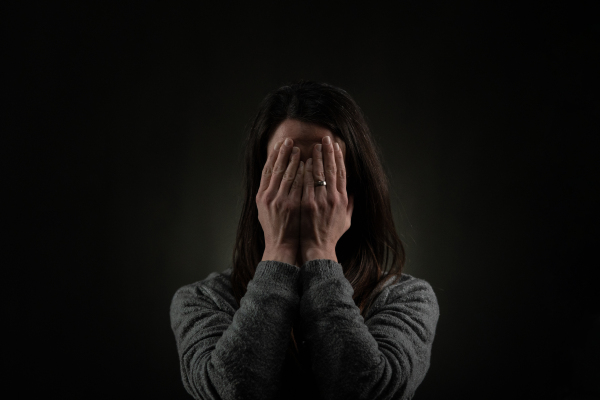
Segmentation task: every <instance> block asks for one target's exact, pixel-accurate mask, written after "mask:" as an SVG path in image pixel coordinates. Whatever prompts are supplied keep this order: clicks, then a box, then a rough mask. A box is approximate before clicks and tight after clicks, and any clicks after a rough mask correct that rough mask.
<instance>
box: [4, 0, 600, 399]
mask: <svg viewBox="0 0 600 400" xmlns="http://www.w3.org/2000/svg"><path fill="white" fill-rule="evenodd" d="M79 3H80V4H77V3H74V4H70V5H67V4H62V5H57V4H54V5H50V4H48V3H47V2H29V3H18V4H19V6H18V7H17V6H15V5H7V4H5V5H3V6H2V8H3V10H4V11H3V12H2V30H3V42H4V45H3V47H4V50H5V51H4V52H3V53H4V54H5V57H3V58H4V60H3V64H4V65H5V66H8V72H6V73H5V74H6V75H5V77H4V80H5V84H4V85H3V86H4V88H5V89H4V90H3V91H2V92H3V94H2V96H3V98H4V100H3V101H4V104H5V107H3V108H4V111H3V114H4V115H5V117H4V118H3V120H4V123H5V124H6V130H5V132H4V133H7V134H8V135H7V136H6V137H5V138H9V139H10V140H9V142H7V144H6V145H5V146H3V149H2V153H3V156H2V160H3V164H4V173H3V175H4V179H5V180H6V182H7V185H6V186H5V187H6V188H8V191H7V192H5V193H7V194H8V196H6V197H7V198H8V199H9V200H12V201H13V203H10V204H9V207H6V210H7V211H6V213H5V216H4V217H3V218H4V223H3V225H4V226H5V232H6V233H7V240H6V241H5V246H6V249H7V250H8V254H9V257H8V260H9V261H10V262H9V263H7V264H5V268H4V269H5V271H7V272H6V274H5V279H6V280H5V291H4V293H5V295H7V296H6V300H5V301H4V306H3V308H4V316H5V321H4V324H3V325H4V326H5V330H6V331H7V332H8V333H9V334H10V335H9V337H10V339H8V340H9V341H8V342H7V343H5V345H6V347H7V348H8V353H9V354H10V355H11V356H13V357H11V358H10V363H9V368H10V370H11V374H10V375H9V376H8V379H7V380H8V381H9V382H12V383H14V384H16V387H17V388H18V390H19V391H21V392H22V394H23V395H27V394H31V395H33V393H37V392H39V393H40V394H53V393H56V394H60V395H62V396H64V397H68V396H73V397H78V398H89V397H95V396H98V397H103V398H105V397H111V398H151V399H154V398H156V399H158V398H161V399H164V398H169V399H176V398H181V399H186V398H189V397H188V395H187V394H186V392H185V391H184V389H183V385H182V383H181V378H180V374H179V365H178V358H177V353H176V348H175V339H174V336H173V334H172V332H171V330H170V325H169V305H170V301H171V297H172V295H173V294H174V292H175V290H176V289H177V288H178V287H180V286H182V285H184V284H187V283H191V282H193V281H196V280H200V279H203V278H204V277H206V275H208V273H210V272H212V271H218V270H223V269H225V268H227V267H228V266H229V262H230V255H231V250H232V245H233V239H234V234H235V230H236V227H237V219H238V217H239V212H240V205H241V176H242V172H243V171H242V166H241V162H240V160H241V155H242V152H243V148H242V147H243V146H242V141H243V137H244V135H243V132H244V128H245V126H246V125H247V123H248V122H249V121H250V119H251V118H252V116H253V113H254V112H255V111H256V109H257V106H258V103H259V102H260V100H261V99H262V98H263V97H264V96H265V95H266V94H267V93H268V92H269V91H271V90H273V89H275V88H277V87H279V86H281V85H283V84H285V83H287V82H289V81H291V80H295V79H299V78H304V79H312V80H318V81H324V82H328V83H331V84H334V85H336V86H339V87H342V88H344V89H346V90H347V91H348V92H349V93H350V94H351V95H353V96H354V98H355V99H356V101H357V102H358V103H359V104H360V105H361V107H362V108H363V110H364V112H365V114H366V115H367V117H368V121H369V123H370V126H371V128H372V131H373V133H374V135H375V137H376V140H377V142H378V144H379V145H380V146H381V149H382V156H383V162H384V166H385V168H386V171H388V173H389V177H390V184H391V188H392V193H391V194H392V202H393V207H394V215H395V218H396V223H397V227H398V231H399V233H400V234H401V237H402V239H403V240H404V242H405V245H406V248H407V253H408V264H407V267H406V269H405V272H407V273H409V274H412V275H415V276H417V277H420V278H423V279H426V280H427V281H429V282H430V283H431V284H432V286H433V288H434V290H435V291H436V294H437V296H438V300H439V304H440V309H441V316H440V320H439V324H438V328H437V335H436V340H435V342H434V347H433V353H432V359H431V368H430V370H429V373H428V375H427V377H426V379H425V380H424V382H423V383H422V385H421V387H420V388H419V389H418V391H417V394H416V397H415V398H416V399H420V400H424V399H439V398H461V399H481V398H485V399H506V398H526V399H538V398H539V399H593V398H595V399H598V398H600V391H599V389H598V384H597V382H598V377H599V374H598V361H599V349H598V338H599V337H600V325H599V324H600V323H599V309H598V302H597V300H598V299H597V293H598V289H597V286H598V284H597V281H596V280H593V279H592V272H593V271H592V270H593V269H596V268H597V266H598V262H597V259H596V258H594V259H590V258H589V256H591V255H592V250H593V248H594V247H597V245H596V243H597V224H598V218H597V215H596V210H595V208H596V205H597V202H596V200H595V198H594V197H593V196H592V195H593V194H594V192H595V191H596V190H597V187H598V169H597V163H595V162H593V161H596V159H597V158H598V147H597V145H598V140H597V137H598V132H599V130H598V120H599V116H600V99H599V97H598V91H597V86H596V82H595V79H596V78H595V75H597V74H598V71H599V70H600V63H599V60H600V58H599V48H600V41H599V34H600V25H599V23H598V18H597V14H594V13H593V11H592V8H591V4H593V3H592V2H589V3H573V2H564V3H563V4H562V5H560V4H551V3H541V2H540V3H537V4H536V3H531V4H529V3H524V2H520V3H518V5H510V4H507V3H506V2H464V3H463V2H461V3H457V2H446V4H441V5H440V4H438V5H433V3H431V2H423V1H420V2H417V1H408V2H399V4H397V5H395V6H394V7H393V8H392V7H386V8H381V7H379V6H375V5H367V4H360V5H352V4H350V3H348V2H341V1H340V2H325V1H321V2H302V3H293V4H288V3H285V2H276V1H272V2H260V3H252V2H250V3H242V4H238V5H236V4H224V5H222V6H215V5H210V7H206V6H205V5H203V3H202V2H196V3H194V6H193V7H184V6H177V5H173V4H172V3H171V4H164V5H162V6H150V5H148V4H146V3H141V2H140V3H139V4H133V3H126V2H121V3H120V5H118V6H100V5H91V4H88V2H79ZM595 16H596V17H595ZM3 136H4V135H3ZM5 140H6V139H5ZM3 264H4V263H3ZM7 363H8V361H7ZM24 397H27V396H24Z"/></svg>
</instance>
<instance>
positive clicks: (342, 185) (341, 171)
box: [333, 143, 346, 194]
mask: <svg viewBox="0 0 600 400" xmlns="http://www.w3.org/2000/svg"><path fill="white" fill-rule="evenodd" d="M333 147H334V148H335V164H336V167H337V175H336V185H337V191H338V192H339V193H343V194H345V193H346V164H345V163H344V153H342V149H341V148H340V145H339V144H337V143H336V144H335V145H334V146H333Z"/></svg>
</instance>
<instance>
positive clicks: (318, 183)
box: [315, 181, 327, 187]
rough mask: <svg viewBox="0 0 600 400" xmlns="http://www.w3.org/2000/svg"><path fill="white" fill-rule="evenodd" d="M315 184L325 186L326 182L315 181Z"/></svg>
mask: <svg viewBox="0 0 600 400" xmlns="http://www.w3.org/2000/svg"><path fill="white" fill-rule="evenodd" d="M317 186H327V182H325V181H316V182H315V187H317Z"/></svg>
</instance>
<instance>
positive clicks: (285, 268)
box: [253, 261, 300, 289]
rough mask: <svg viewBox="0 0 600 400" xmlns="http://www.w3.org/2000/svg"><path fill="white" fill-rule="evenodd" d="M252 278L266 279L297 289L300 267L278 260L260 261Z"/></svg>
mask: <svg viewBox="0 0 600 400" xmlns="http://www.w3.org/2000/svg"><path fill="white" fill-rule="evenodd" d="M253 279H254V280H258V281H263V280H268V281H269V282H276V283H280V284H282V285H284V286H288V287H292V288H294V289H297V288H298V285H299V284H300V269H299V268H298V267H296V266H295V265H292V264H288V263H284V262H280V261H261V262H259V263H258V265H257V266H256V272H255V273H254V278H253Z"/></svg>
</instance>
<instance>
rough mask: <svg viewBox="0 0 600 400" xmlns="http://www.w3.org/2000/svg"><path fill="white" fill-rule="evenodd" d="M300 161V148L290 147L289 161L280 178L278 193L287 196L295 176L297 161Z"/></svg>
mask: <svg viewBox="0 0 600 400" xmlns="http://www.w3.org/2000/svg"><path fill="white" fill-rule="evenodd" d="M299 162H300V149H299V148H297V147H294V148H292V155H291V157H290V162H289V164H288V166H287V169H286V170H285V173H284V174H283V177H282V178H281V185H280V186H279V194H281V195H282V196H287V195H289V193H290V187H291V186H292V182H294V179H295V178H296V171H297V170H298V163H299Z"/></svg>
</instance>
